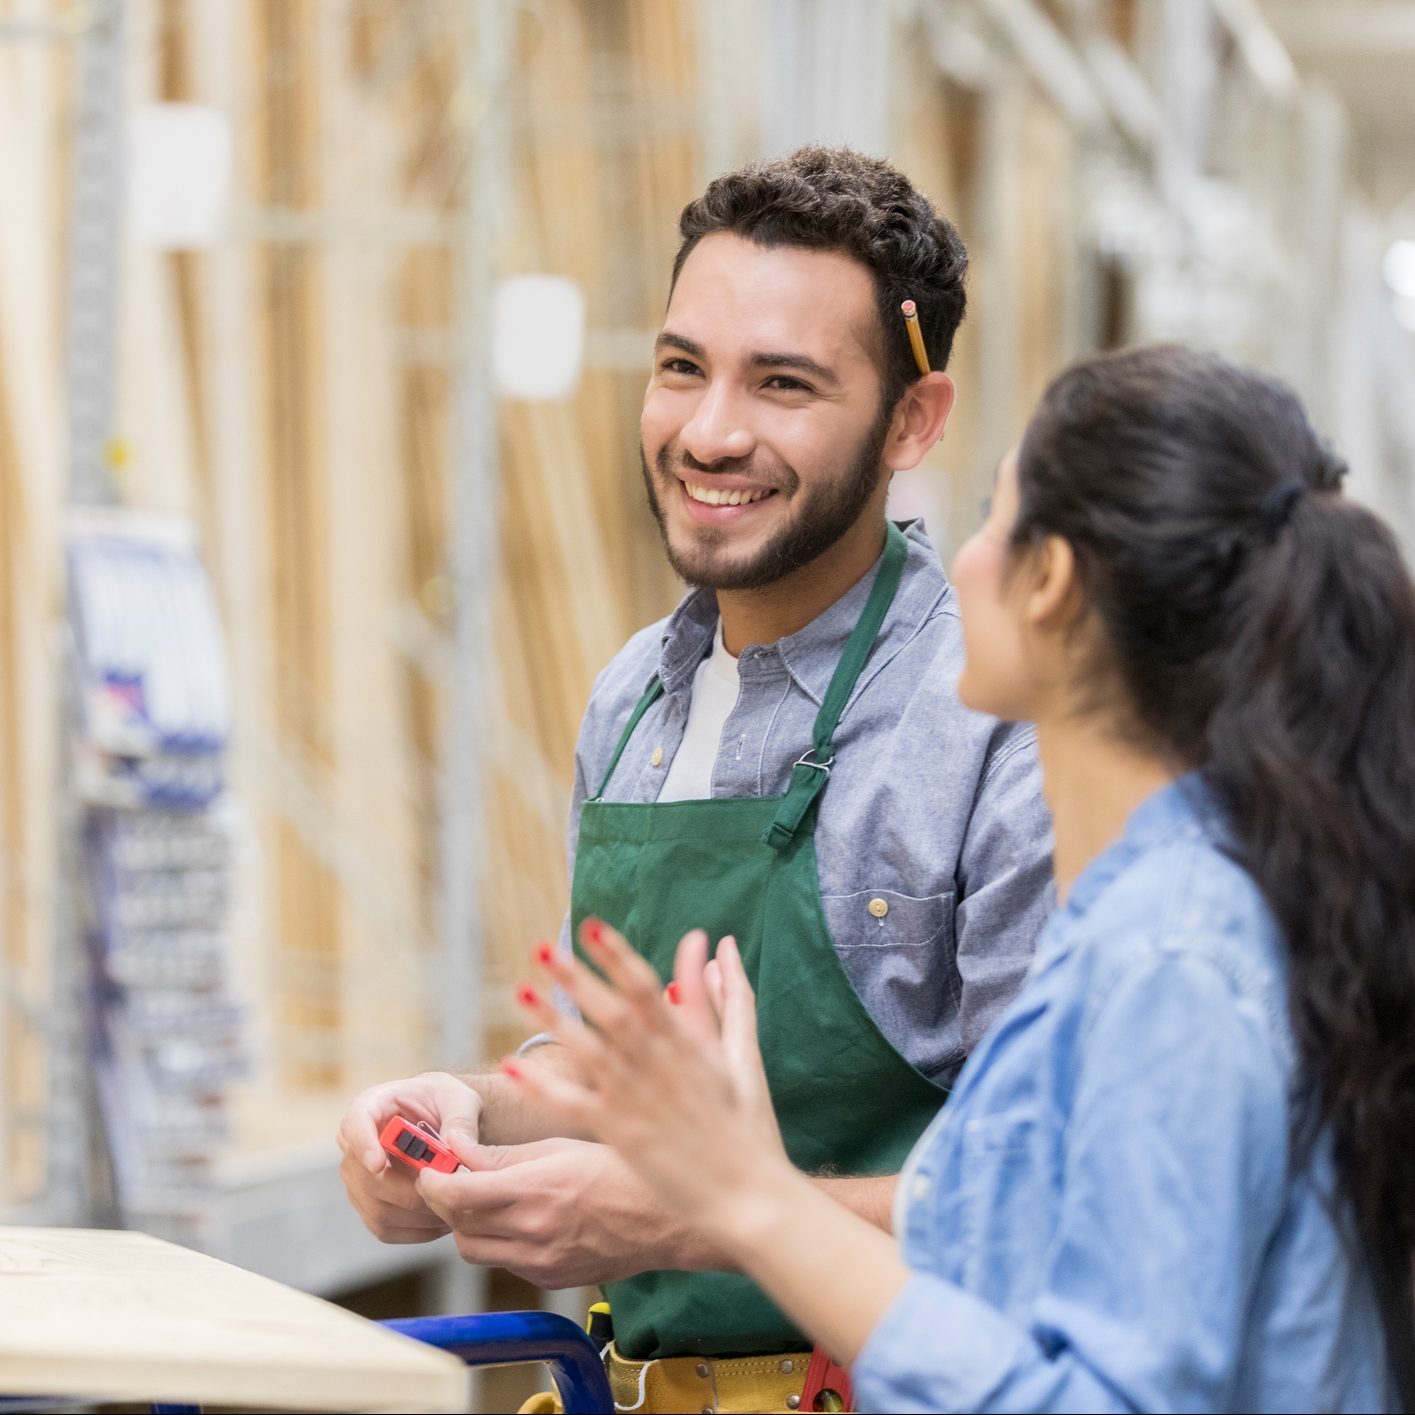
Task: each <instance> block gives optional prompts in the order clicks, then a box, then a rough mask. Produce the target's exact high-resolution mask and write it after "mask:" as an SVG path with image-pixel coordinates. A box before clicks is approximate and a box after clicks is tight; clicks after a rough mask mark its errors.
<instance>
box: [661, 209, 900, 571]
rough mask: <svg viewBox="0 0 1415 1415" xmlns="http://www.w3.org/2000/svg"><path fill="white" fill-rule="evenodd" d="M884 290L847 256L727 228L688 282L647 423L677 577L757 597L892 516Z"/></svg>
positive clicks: (693, 257)
mask: <svg viewBox="0 0 1415 1415" xmlns="http://www.w3.org/2000/svg"><path fill="white" fill-rule="evenodd" d="M877 331H878V315H877V313H876V306H875V294H874V285H873V282H872V281H871V278H870V274H869V272H868V271H867V270H866V269H865V267H864V266H863V265H861V264H860V263H859V262H858V261H856V260H853V259H851V258H850V257H849V256H846V255H842V254H840V253H839V252H835V251H816V250H806V249H802V248H799V247H791V246H778V247H763V246H758V245H756V244H754V243H753V242H751V241H747V240H744V239H742V238H741V237H740V236H736V235H732V234H730V233H727V232H718V233H715V234H713V235H711V236H707V237H704V239H703V240H702V241H700V242H699V243H698V245H697V246H696V247H695V248H694V249H693V251H692V253H691V254H690V255H689V256H688V258H687V260H686V262H685V263H684V265H683V269H682V271H681V272H680V274H679V277H678V283H677V285H676V286H675V288H674V291H673V297H672V299H671V300H670V301H669V306H668V313H667V315H666V317H665V320H664V327H663V332H662V333H661V334H660V335H659V338H658V343H657V346H656V349H655V356H654V372H653V377H652V379H651V380H650V382H649V386H648V391H647V393H646V394H645V396H644V410H643V415H642V417H641V419H640V423H639V429H640V436H641V450H642V455H643V468H644V483H645V486H646V487H647V489H648V496H649V504H650V506H651V507H652V509H653V513H654V516H655V517H656V519H657V520H658V524H659V529H660V530H661V531H662V533H663V542H664V546H665V549H666V550H667V552H668V558H669V561H670V562H671V564H672V565H673V568H674V570H676V571H677V573H678V574H679V575H680V576H681V577H682V578H683V579H684V580H686V581H688V583H690V584H696V585H707V586H711V587H712V588H715V589H724V590H733V589H756V588H759V587H761V586H763V585H767V584H771V583H773V582H774V581H776V580H779V579H781V578H783V577H784V576H786V575H788V574H790V573H791V572H792V571H794V570H798V569H800V568H801V567H802V566H804V565H807V564H809V563H810V562H811V561H813V560H815V559H816V558H817V557H819V556H820V555H822V554H823V553H825V552H826V551H828V550H829V549H830V548H831V547H832V546H833V545H835V544H836V543H837V542H838V541H839V540H840V539H841V538H842V537H843V536H844V535H845V534H846V533H847V532H848V531H850V530H851V529H852V528H853V527H854V526H855V525H856V524H858V523H859V522H860V520H861V518H862V517H864V516H866V515H870V516H871V517H872V518H875V519H878V518H881V517H882V515H883V502H884V497H885V494H886V491H887V482H888V478H887V477H885V476H883V475H882V474H881V467H880V458H881V453H882V450H883V447H884V443H885V438H886V436H887V434H888V431H889V416H888V414H889V410H887V409H884V408H882V406H881V405H882V396H881V379H880V372H879V367H878V364H877V362H876V355H875V353H874V350H873V348H872V344H873V343H874V342H875V341H876V340H877V338H878V334H877Z"/></svg>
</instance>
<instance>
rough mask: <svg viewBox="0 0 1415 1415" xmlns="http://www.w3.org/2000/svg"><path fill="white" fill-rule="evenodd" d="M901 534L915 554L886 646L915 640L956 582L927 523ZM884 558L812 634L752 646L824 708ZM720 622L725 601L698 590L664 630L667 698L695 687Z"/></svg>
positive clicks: (820, 618)
mask: <svg viewBox="0 0 1415 1415" xmlns="http://www.w3.org/2000/svg"><path fill="white" fill-rule="evenodd" d="M900 528H901V529H902V530H903V531H904V535H905V539H906V540H907V542H908V554H907V556H906V558H905V561H904V572H903V574H902V575H901V576H900V580H899V589H898V590H897V591H896V592H895V596H894V602H893V604H891V606H890V610H889V614H888V615H887V617H886V618H885V621H884V624H883V626H882V627H881V629H880V641H881V643H888V641H890V640H892V639H898V641H899V642H901V643H902V642H905V641H907V640H908V639H909V638H911V637H912V636H913V634H914V632H915V630H916V629H917V628H918V626H919V625H921V624H922V623H923V622H924V621H925V620H926V619H927V618H928V617H929V615H930V614H931V613H932V612H933V610H934V609H935V607H936V606H937V605H938V603H939V601H940V600H942V599H943V598H944V597H945V596H946V595H947V594H948V593H949V585H948V578H947V576H946V575H945V574H944V572H943V566H942V565H941V564H940V563H939V558H938V552H937V551H936V550H935V549H934V547H933V543H932V541H930V540H929V537H928V533H927V532H926V531H925V530H924V525H923V522H922V521H910V522H907V523H902V524H901V527H900ZM883 558H884V557H883V555H881V556H880V559H879V560H876V561H875V564H874V566H873V567H872V568H871V570H870V572H869V573H868V574H867V575H865V576H864V577H863V578H862V579H861V580H860V581H859V582H858V583H857V584H854V585H852V586H851V587H850V588H849V589H848V590H847V591H846V592H845V593H844V594H843V595H841V597H840V598H839V599H838V600H836V601H835V603H834V604H832V605H831V606H830V608H829V609H827V610H826V611H825V612H824V613H823V614H819V615H817V616H816V618H814V619H813V620H811V622H810V623H809V624H807V625H806V626H805V628H803V629H799V630H797V632H796V633H794V634H790V635H788V636H787V637H786V638H784V639H778V640H777V641H776V642H775V643H774V644H759V645H749V646H748V647H749V648H755V649H757V650H758V651H759V652H761V653H763V654H774V655H776V656H777V657H778V658H779V659H780V660H781V662H782V663H783V664H784V665H785V667H786V671H787V672H788V673H790V675H791V677H792V678H793V679H794V680H795V682H796V685H797V686H798V687H799V688H800V689H801V691H802V692H804V693H805V694H806V695H807V696H808V697H809V698H811V699H812V700H813V701H814V702H816V703H817V704H819V703H820V702H821V700H822V699H823V698H824V697H825V694H826V690H827V689H828V688H829V687H830V680H831V678H832V676H833V675H834V673H835V669H836V665H837V664H838V663H839V662H840V653H841V650H842V649H843V648H844V647H845V640H846V639H848V638H849V637H850V631H851V630H852V629H853V628H854V627H855V624H856V622H857V621H858V619H859V617H860V614H861V612H862V611H863V609H864V607H865V601H866V600H868V599H869V597H870V590H871V589H872V588H873V587H874V582H875V577H876V576H877V575H878V574H879V567H880V560H882V559H883ZM717 620H718V609H717V595H716V594H714V593H713V591H712V590H706V589H695V590H691V591H690V592H689V593H688V594H687V596H686V597H685V598H684V599H683V601H682V602H681V603H680V604H679V606H678V608H677V609H676V610H674V612H673V614H672V615H671V616H670V618H669V620H668V623H667V624H666V625H665V626H664V632H663V647H662V651H661V653H660V655H659V667H658V676H659V679H660V680H661V681H662V683H663V687H664V691H665V692H667V693H673V692H676V691H678V690H679V689H680V688H683V687H685V686H686V685H688V684H689V683H691V681H692V677H693V674H694V673H695V672H696V671H697V667H698V664H699V663H701V662H702V660H703V657H704V655H705V654H707V653H708V652H709V651H710V650H711V648H712V636H713V632H714V630H715V629H716V627H717ZM746 652H747V650H746V649H744V650H743V653H744V654H745V653H746Z"/></svg>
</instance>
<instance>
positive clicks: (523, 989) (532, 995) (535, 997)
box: [516, 983, 540, 1007]
mask: <svg viewBox="0 0 1415 1415" xmlns="http://www.w3.org/2000/svg"><path fill="white" fill-rule="evenodd" d="M516 1001H517V1002H519V1003H520V1004H521V1006H522V1007H539V1006H540V994H539V993H538V992H537V991H536V990H535V989H534V988H533V987H531V986H530V984H529V983H522V984H521V986H520V987H518V988H517V989H516Z"/></svg>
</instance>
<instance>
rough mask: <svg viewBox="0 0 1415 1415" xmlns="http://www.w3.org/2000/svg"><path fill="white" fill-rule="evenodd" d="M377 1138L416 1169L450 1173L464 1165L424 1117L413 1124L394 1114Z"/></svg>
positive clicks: (391, 1153)
mask: <svg viewBox="0 0 1415 1415" xmlns="http://www.w3.org/2000/svg"><path fill="white" fill-rule="evenodd" d="M378 1140H379V1143H380V1144H381V1145H382V1146H383V1148H384V1149H385V1150H387V1151H388V1153H389V1154H390V1155H393V1156H394V1157H395V1158H396V1159H400V1160H402V1161H403V1162H404V1163H405V1164H410V1165H412V1166H413V1168H414V1169H435V1170H436V1171H437V1172H438V1173H439V1174H451V1173H452V1171H453V1170H454V1169H456V1168H457V1167H458V1166H459V1165H460V1164H461V1161H460V1160H459V1159H458V1158H457V1156H456V1155H454V1154H453V1153H452V1151H451V1150H449V1149H448V1148H447V1146H446V1145H444V1144H443V1143H442V1141H441V1140H440V1139H439V1138H438V1134H437V1131H436V1130H434V1129H433V1128H432V1126H431V1125H428V1124H426V1123H425V1122H423V1121H421V1120H419V1121H418V1122H417V1123H416V1124H414V1123H413V1122H412V1121H411V1120H404V1119H403V1117H402V1116H401V1115H395V1116H394V1117H393V1119H392V1120H390V1121H389V1122H388V1124H387V1125H385V1126H384V1127H383V1133H382V1134H381V1135H380V1136H379V1137H378Z"/></svg>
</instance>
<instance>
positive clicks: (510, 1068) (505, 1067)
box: [501, 1060, 524, 1081]
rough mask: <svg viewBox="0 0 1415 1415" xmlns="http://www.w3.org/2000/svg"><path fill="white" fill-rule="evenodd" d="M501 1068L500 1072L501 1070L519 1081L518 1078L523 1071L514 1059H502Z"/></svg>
mask: <svg viewBox="0 0 1415 1415" xmlns="http://www.w3.org/2000/svg"><path fill="white" fill-rule="evenodd" d="M501 1070H502V1072H503V1073H504V1074H505V1075H507V1076H509V1077H510V1078H511V1079H512V1080H513V1081H519V1080H520V1079H521V1077H522V1076H523V1075H524V1073H523V1072H522V1070H521V1068H520V1067H519V1066H517V1065H516V1063H515V1062H514V1061H510V1060H507V1061H503V1062H502V1063H501Z"/></svg>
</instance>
